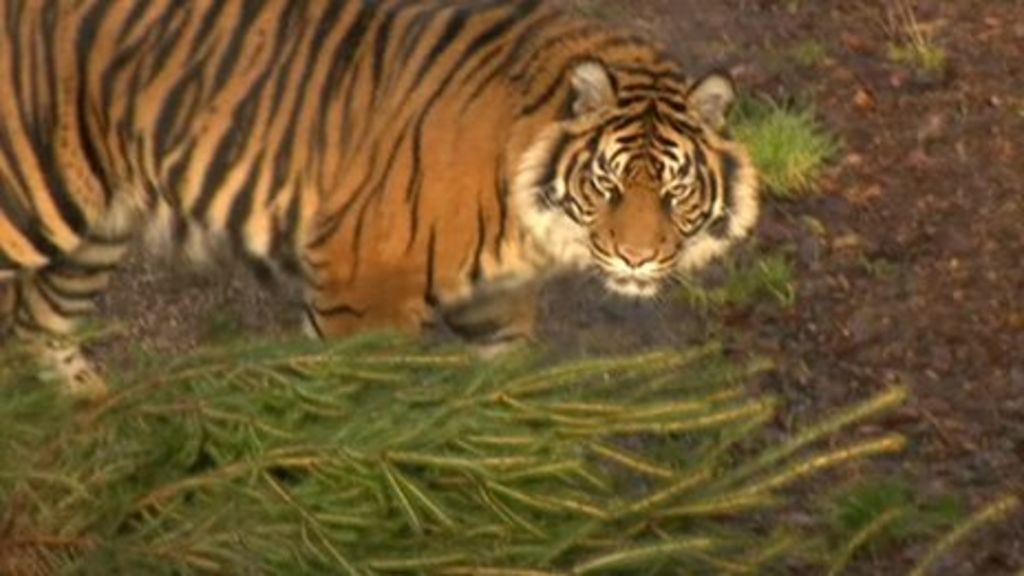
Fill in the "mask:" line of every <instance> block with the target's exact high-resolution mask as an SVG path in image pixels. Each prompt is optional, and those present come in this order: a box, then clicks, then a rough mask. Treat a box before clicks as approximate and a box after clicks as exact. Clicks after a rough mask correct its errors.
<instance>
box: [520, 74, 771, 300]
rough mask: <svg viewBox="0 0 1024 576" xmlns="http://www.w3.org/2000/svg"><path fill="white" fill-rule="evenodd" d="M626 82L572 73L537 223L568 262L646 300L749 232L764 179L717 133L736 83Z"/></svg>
mask: <svg viewBox="0 0 1024 576" xmlns="http://www.w3.org/2000/svg"><path fill="white" fill-rule="evenodd" d="M633 74H634V75H636V73H633ZM624 76H625V77H613V76H612V73H611V72H610V71H609V70H608V69H606V68H605V67H604V66H603V65H602V64H600V63H596V62H586V63H583V64H580V65H579V66H577V67H576V69H575V70H574V71H573V73H572V76H571V83H572V84H571V85H572V89H573V94H574V97H575V101H574V104H573V109H572V116H571V118H570V119H569V120H567V121H566V122H565V123H564V124H563V125H562V126H561V127H560V130H559V131H558V132H557V134H556V136H555V137H554V138H552V139H551V144H550V147H549V148H548V149H547V155H546V156H545V160H546V162H547V164H546V165H542V166H540V167H539V168H540V169H539V170H534V171H533V172H532V173H533V174H540V175H541V176H539V177H537V178H535V180H536V181H535V189H536V191H537V192H536V194H537V195H538V198H539V200H540V201H539V202H537V205H536V207H535V208H534V209H533V212H532V213H531V214H530V215H529V220H530V222H531V224H534V225H535V229H537V230H541V229H543V231H542V234H543V235H544V237H545V242H547V248H548V249H550V250H552V251H553V253H555V254H556V257H558V258H560V259H561V260H562V261H569V262H571V263H573V264H576V265H578V266H582V267H588V268H596V269H597V270H599V271H600V273H601V276H602V277H603V279H604V283H605V285H606V286H607V287H608V289H609V290H611V291H613V292H616V293H619V294H623V295H626V296H630V297H636V298H648V297H652V296H655V295H657V294H658V293H659V291H660V289H661V288H662V286H663V285H664V284H665V281H666V280H667V279H669V278H670V277H672V276H673V275H674V274H676V273H678V272H679V271H681V270H688V269H694V268H699V267H700V266H702V265H704V264H705V263H707V262H708V261H709V260H710V259H711V258H713V257H715V256H717V255H719V254H721V253H722V252H724V251H725V250H726V249H727V248H728V247H729V246H730V245H731V244H733V243H734V242H736V241H737V240H739V239H740V238H742V237H744V236H745V235H746V234H747V233H748V232H749V230H750V229H751V228H752V227H753V225H754V222H755V220H756V218H757V192H756V178H755V174H754V170H753V167H752V166H751V164H750V160H749V158H748V156H747V154H746V152H745V150H744V149H743V148H742V147H741V146H740V145H739V144H737V143H735V142H732V141H730V140H728V139H726V138H725V137H724V136H723V135H722V133H721V129H722V128H723V126H724V121H725V120H724V119H725V116H726V114H727V112H728V109H729V107H730V105H731V103H732V101H733V99H734V92H733V87H732V82H731V80H729V79H728V78H727V77H725V76H723V75H719V74H713V75H710V76H708V77H706V78H704V79H703V80H700V81H698V82H697V83H696V84H693V85H687V84H683V83H682V80H680V79H677V77H674V76H669V77H666V78H661V77H658V76H656V75H654V74H645V75H644V76H642V77H628V74H626V75H624ZM528 173H530V172H529V171H528Z"/></svg>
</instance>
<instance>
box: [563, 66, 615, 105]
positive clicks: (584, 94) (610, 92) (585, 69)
mask: <svg viewBox="0 0 1024 576" xmlns="http://www.w3.org/2000/svg"><path fill="white" fill-rule="evenodd" d="M569 82H570V83H571V84H572V91H573V101H572V113H573V116H582V115H584V114H590V113H592V112H597V111H599V110H604V109H605V108H610V107H612V106H614V105H615V101H616V99H617V98H616V95H615V81H614V80H612V77H611V74H609V72H608V69H607V68H605V67H604V64H601V63H600V62H598V61H596V60H585V61H583V62H580V63H578V64H576V65H574V66H573V67H572V70H570V72H569Z"/></svg>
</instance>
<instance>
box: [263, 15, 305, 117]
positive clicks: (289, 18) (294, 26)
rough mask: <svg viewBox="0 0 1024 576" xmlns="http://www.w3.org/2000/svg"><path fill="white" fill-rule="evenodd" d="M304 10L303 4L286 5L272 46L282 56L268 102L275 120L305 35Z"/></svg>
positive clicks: (271, 115) (270, 113) (289, 83)
mask: <svg viewBox="0 0 1024 576" xmlns="http://www.w3.org/2000/svg"><path fill="white" fill-rule="evenodd" d="M305 9H306V3H305V2H290V3H288V4H287V6H285V12H284V14H283V15H282V16H281V20H280V22H279V23H278V26H277V35H276V36H275V40H274V46H275V50H276V51H277V52H279V53H281V54H284V56H283V57H279V60H280V61H281V65H280V71H279V72H278V75H277V82H275V84H274V96H273V98H272V99H271V101H270V112H269V115H270V118H277V116H278V110H279V109H280V107H281V103H282V102H283V101H284V96H285V94H287V92H288V88H289V87H290V86H291V74H290V72H291V70H292V67H293V66H294V63H295V60H296V58H297V57H298V54H299V51H300V48H301V44H302V41H301V40H302V38H303V37H304V36H305V34H306V19H305V18H304V17H303V16H304V15H305ZM283 47H287V48H283Z"/></svg>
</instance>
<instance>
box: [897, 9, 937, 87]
mask: <svg viewBox="0 0 1024 576" xmlns="http://www.w3.org/2000/svg"><path fill="white" fill-rule="evenodd" d="M884 27H885V29H886V32H887V33H888V34H889V37H890V38H891V39H892V40H891V42H890V44H889V50H888V57H889V60H891V61H893V62H895V63H897V64H901V65H903V66H907V67H910V68H913V69H915V70H918V71H920V72H923V73H925V74H929V75H936V74H942V73H943V72H945V70H946V65H947V58H946V51H945V50H944V49H943V48H942V47H941V46H939V45H937V44H936V43H935V41H934V39H933V33H932V31H931V30H929V28H928V27H927V26H925V25H923V24H921V22H920V21H918V19H917V15H916V14H915V13H914V9H913V8H912V7H911V6H910V4H909V3H908V2H907V0H898V1H896V2H893V3H892V4H891V5H890V6H888V7H887V9H886V21H885V25H884Z"/></svg>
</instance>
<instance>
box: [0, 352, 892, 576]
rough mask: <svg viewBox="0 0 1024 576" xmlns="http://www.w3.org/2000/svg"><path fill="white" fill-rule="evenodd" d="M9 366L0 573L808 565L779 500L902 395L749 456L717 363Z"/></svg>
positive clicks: (729, 381) (683, 358)
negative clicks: (120, 369) (48, 380)
mask: <svg viewBox="0 0 1024 576" xmlns="http://www.w3.org/2000/svg"><path fill="white" fill-rule="evenodd" d="M18 366H20V363H16V362H14V361H13V360H12V358H10V357H8V358H6V359H5V362H4V363H3V364H0V429H2V430H3V431H4V433H3V436H2V437H0V573H5V574H50V573H75V574H103V575H106V574H112V573H121V574H147V575H148V574H242V573H245V574H326V573H330V574H390V573H421V574H426V573H430V574H449V575H459V574H466V575H469V574H478V575H494V576H499V575H506V576H511V575H523V576H525V575H534V576H539V575H542V574H607V573H629V574H663V573H665V574H668V573H671V574H679V573H687V574H689V573H695V574H696V573H715V574H755V573H764V572H765V571H771V570H772V569H773V567H774V568H778V567H779V566H782V565H784V564H783V563H785V562H787V561H789V562H792V558H793V555H794V554H797V553H798V552H800V551H801V550H806V548H807V546H806V542H807V539H808V538H809V535H807V534H800V533H799V532H798V531H796V529H788V528H785V527H784V526H782V525H781V524H780V523H778V522H775V521H772V520H771V517H770V513H771V511H772V510H775V509H777V508H778V507H779V506H780V504H782V503H784V502H785V495H786V490H785V489H786V488H787V487H789V486H791V485H793V484H794V483H796V482H798V481H801V480H805V479H807V478H809V477H812V476H813V475H816V474H820V473H821V472H823V471H825V470H827V469H831V468H835V467H837V466H843V465H845V464H847V463H849V462H851V461H854V460H857V459H861V458H866V457H870V456H872V455H877V454H881V453H887V452H893V451H896V450H899V449H900V448H901V447H902V446H903V444H904V441H903V439H902V438H901V437H899V436H897V435H890V434H881V435H876V436H864V435H861V434H856V433H854V432H851V431H849V430H850V427H851V426H852V425H854V424H856V423H858V422H861V421H863V420H864V419H867V418H872V417H874V416H876V415H877V414H879V413H880V412H883V411H886V410H888V409H891V408H892V407H894V406H896V405H898V404H899V403H900V402H901V401H902V400H903V398H904V391H903V390H901V389H893V390H892V391H890V392H887V393H885V394H882V395H881V396H879V397H877V398H873V399H870V400H869V401H867V402H866V403H864V404H862V405H859V406H855V407H853V408H851V409H849V410H847V411H845V412H843V413H840V414H834V415H831V416H829V417H828V418H825V419H823V420H822V421H821V422H819V423H817V424H815V425H813V426H810V427H808V428H806V430H805V431H804V432H803V433H801V434H797V435H794V436H793V437H792V438H790V439H788V440H785V441H782V442H781V443H780V442H774V443H771V444H769V443H767V442H765V441H763V439H759V438H760V432H761V431H762V428H763V425H764V424H765V423H766V422H767V421H768V420H769V419H770V418H771V417H772V415H773V411H774V409H775V403H774V402H773V400H772V399H771V398H765V397H760V396H758V395H754V394H753V393H752V392H751V390H750V389H748V388H747V386H746V385H745V382H747V381H748V380H749V379H750V377H751V376H752V375H754V374H756V373H758V372H762V371H764V370H765V369H767V368H768V366H767V365H766V364H765V363H763V362H752V363H746V364H734V363H730V362H727V361H726V360H725V359H724V357H723V354H722V353H721V351H720V350H719V349H718V348H717V347H716V346H715V345H708V346H705V347H700V348H694V349H687V350H683V351H666V352H654V353H649V354H645V355H640V356H629V357H622V358H601V359H591V360H578V361H575V362H571V363H567V364H560V365H556V366H554V367H551V366H550V365H542V364H540V363H539V362H538V361H536V360H535V359H531V358H530V357H528V355H518V356H511V357H508V358H506V359H504V360H502V361H500V362H483V361H476V360H474V359H473V358H472V357H470V356H468V355H465V354H463V353H460V352H452V353H447V352H436V351H423V350H422V349H418V348H415V347H413V346H412V345H410V344H408V343H405V342H402V341H399V340H395V339H393V338H388V337H375V338H362V339H357V340H352V341H349V342H344V343H339V344H336V345H332V346H330V347H324V346H321V345H316V344H297V345H281V344H275V345H273V346H271V345H260V346H253V345H250V346H247V347H244V348H235V349H225V350H218V351H214V352H209V353H205V354H201V355H198V356H194V357H192V358H189V359H184V360H179V361H166V362H156V361H154V366H152V367H151V368H150V369H147V370H143V371H141V373H140V374H138V375H137V376H135V377H133V378H132V379H131V380H130V381H127V382H124V383H123V384H122V385H121V386H118V387H116V390H117V392H116V393H115V394H114V395H113V396H112V397H110V398H109V399H107V400H106V401H104V402H103V403H101V404H99V405H96V406H89V407H74V406H70V405H69V404H68V402H67V401H65V400H63V399H62V398H61V397H60V396H59V395H58V394H56V393H55V392H54V390H53V389H52V388H51V387H50V386H46V385H42V384H40V383H38V382H35V381H33V379H32V378H30V377H27V376H25V375H19V374H17V368H18ZM839 432H842V434H839V435H837V433H839ZM826 440H827V441H828V442H827V443H826ZM766 444H767V445H766ZM766 515H768V516H766ZM846 553H847V554H848V555H851V556H852V553H853V551H852V550H848V551H846ZM820 565H826V564H824V563H822V564H820Z"/></svg>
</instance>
